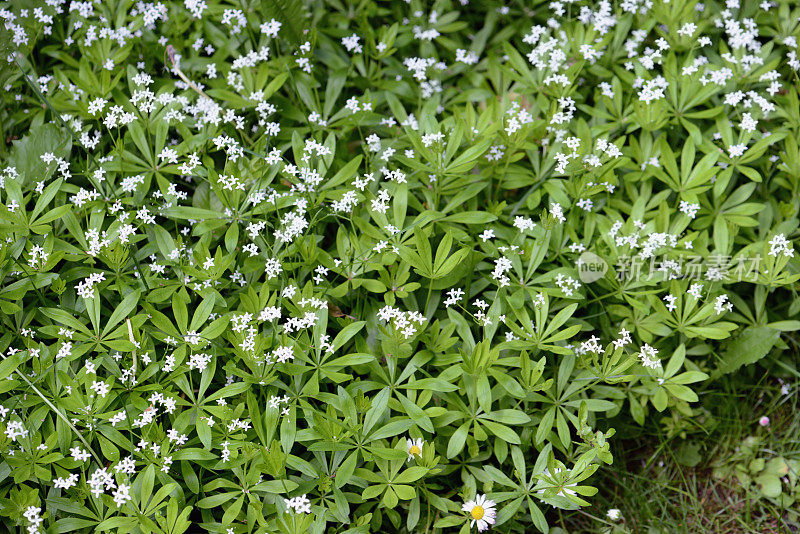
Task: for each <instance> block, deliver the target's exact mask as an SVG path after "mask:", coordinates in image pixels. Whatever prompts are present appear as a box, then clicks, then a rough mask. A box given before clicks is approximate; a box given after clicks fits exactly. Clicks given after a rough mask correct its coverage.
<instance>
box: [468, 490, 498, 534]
mask: <svg viewBox="0 0 800 534" xmlns="http://www.w3.org/2000/svg"><path fill="white" fill-rule="evenodd" d="M461 509H462V510H463V511H465V512H469V515H470V517H471V518H472V523H470V526H471V527H474V526H475V524H476V523H477V524H478V532H483V531H484V530H487V529H488V528H489V526H490V525H494V518H495V515H496V514H497V511H496V510H495V502H494V501H491V500H489V499H487V498H486V495H476V496H475V500H473V501H467V502H465V503H464V505H463V506H462V507H461Z"/></svg>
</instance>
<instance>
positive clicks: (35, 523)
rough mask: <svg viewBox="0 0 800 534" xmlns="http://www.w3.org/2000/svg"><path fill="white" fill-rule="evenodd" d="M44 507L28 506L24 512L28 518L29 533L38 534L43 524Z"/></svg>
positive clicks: (24, 515)
mask: <svg viewBox="0 0 800 534" xmlns="http://www.w3.org/2000/svg"><path fill="white" fill-rule="evenodd" d="M41 513H42V509H41V508H39V507H38V506H28V508H26V509H25V512H23V514H22V515H23V517H25V519H27V520H28V534H38V533H39V527H40V526H41V525H42V521H43V519H42V516H41V515H39V514H41Z"/></svg>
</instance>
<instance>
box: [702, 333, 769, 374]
mask: <svg viewBox="0 0 800 534" xmlns="http://www.w3.org/2000/svg"><path fill="white" fill-rule="evenodd" d="M779 337H780V330H777V329H775V328H770V327H768V326H750V327H747V328H745V329H744V330H742V331H741V332H740V333H739V335H738V336H736V337H735V338H734V339H733V340H732V341H731V342H730V343H728V348H727V350H726V351H725V353H724V354H723V356H722V360H721V361H720V362H719V363H718V365H717V369H716V371H715V372H714V373H713V375H712V376H714V377H719V376H720V375H723V374H727V373H732V372H734V371H736V370H737V369H739V368H740V367H742V366H743V365H749V364H751V363H755V362H757V361H758V360H760V359H761V358H763V357H764V356H766V355H767V354H768V353H769V351H770V350H771V349H772V347H774V346H775V343H777V341H778V338H779Z"/></svg>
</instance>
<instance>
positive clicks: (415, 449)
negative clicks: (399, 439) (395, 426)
mask: <svg viewBox="0 0 800 534" xmlns="http://www.w3.org/2000/svg"><path fill="white" fill-rule="evenodd" d="M424 444H425V441H423V439H422V438H417V439H413V438H410V439H407V440H406V447H407V448H408V461H411V459H412V458H413V457H414V456H419V457H422V446H423V445H424Z"/></svg>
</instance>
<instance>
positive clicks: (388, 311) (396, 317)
mask: <svg viewBox="0 0 800 534" xmlns="http://www.w3.org/2000/svg"><path fill="white" fill-rule="evenodd" d="M378 319H380V320H381V321H384V322H386V323H388V322H390V321H391V322H392V325H393V326H394V328H395V330H397V331H399V332H401V333H402V334H403V337H404V338H405V339H409V338H411V337H413V336H414V335H415V334H416V333H417V326H415V325H414V323H417V325H422V324H424V323H425V321H426V319H425V316H424V315H422V314H421V313H419V312H417V311H408V312H404V311H402V310H400V309H399V308H394V307H392V306H389V305H386V306H384V307H383V308H381V309H380V310H378Z"/></svg>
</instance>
